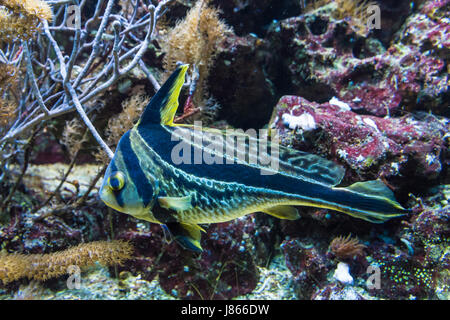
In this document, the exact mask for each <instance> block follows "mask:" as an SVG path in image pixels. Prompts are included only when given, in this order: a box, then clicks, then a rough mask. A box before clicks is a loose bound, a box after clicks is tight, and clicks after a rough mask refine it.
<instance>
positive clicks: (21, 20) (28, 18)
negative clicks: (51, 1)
mask: <svg viewBox="0 0 450 320" xmlns="http://www.w3.org/2000/svg"><path fill="white" fill-rule="evenodd" d="M0 5H1V6H3V7H0V41H5V42H12V41H14V40H17V39H22V40H27V39H30V38H32V37H33V36H34V35H35V34H36V32H37V31H38V30H39V27H38V25H39V22H40V21H42V20H47V21H51V20H52V17H53V14H52V10H51V8H50V6H49V5H48V4H47V3H46V2H44V1H40V0H24V1H20V0H0Z"/></svg>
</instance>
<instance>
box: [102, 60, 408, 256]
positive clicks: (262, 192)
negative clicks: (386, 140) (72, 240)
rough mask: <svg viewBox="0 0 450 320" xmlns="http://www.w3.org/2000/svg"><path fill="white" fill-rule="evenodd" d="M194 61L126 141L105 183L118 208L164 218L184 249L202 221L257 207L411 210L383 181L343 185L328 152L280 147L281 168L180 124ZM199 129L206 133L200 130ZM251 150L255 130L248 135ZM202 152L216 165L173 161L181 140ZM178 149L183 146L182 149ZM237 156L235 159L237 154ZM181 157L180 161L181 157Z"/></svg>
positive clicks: (283, 212) (286, 213)
mask: <svg viewBox="0 0 450 320" xmlns="http://www.w3.org/2000/svg"><path fill="white" fill-rule="evenodd" d="M187 68H188V66H187V65H182V66H180V67H179V68H178V69H176V70H175V71H174V73H173V74H172V75H171V76H170V77H169V79H168V80H167V81H166V83H165V84H164V85H163V86H162V87H161V89H160V90H159V91H158V92H157V93H156V95H155V96H154V97H153V98H152V99H151V101H150V103H149V104H148V105H147V107H146V109H145V111H144V112H143V114H142V116H141V118H140V120H139V121H138V123H137V124H136V125H135V126H134V127H133V128H132V129H131V130H129V131H128V132H127V133H125V134H124V135H123V136H122V138H121V139H120V141H119V144H118V146H117V149H116V152H115V154H114V158H113V159H112V160H111V163H110V164H109V166H108V168H107V170H106V173H105V177H104V180H103V183H102V186H101V189H100V191H99V192H100V197H101V199H102V200H103V201H104V202H105V204H106V205H108V206H109V207H111V208H114V209H115V210H117V211H120V212H123V213H127V214H130V215H132V216H134V217H136V218H138V219H143V220H146V221H150V222H153V223H158V224H161V225H163V226H164V227H165V228H166V229H168V230H169V231H170V233H171V235H172V236H173V237H174V239H175V240H177V241H178V242H179V243H180V244H181V245H182V246H184V247H185V248H188V249H191V250H194V251H201V245H200V236H201V231H204V230H203V229H202V228H201V227H200V226H199V224H209V223H218V222H225V221H229V220H232V219H235V218H238V217H241V216H244V215H246V214H250V213H253V212H265V213H267V214H269V215H272V216H275V217H277V218H281V219H289V220H294V219H297V218H298V217H299V214H298V212H297V209H296V208H295V207H293V206H312V207H319V208H326V209H332V210H336V211H340V212H343V213H346V214H349V215H351V216H353V217H356V218H360V219H364V220H367V221H370V222H373V223H381V222H384V221H386V220H388V219H390V218H393V217H398V216H401V215H404V214H405V213H407V212H408V210H405V209H404V208H403V207H402V206H401V205H400V204H399V203H398V202H397V201H396V200H395V198H394V195H393V193H392V191H391V190H389V189H388V188H387V187H386V185H384V184H383V183H382V182H381V181H379V180H375V181H367V182H358V183H355V184H353V185H351V186H349V187H336V185H338V184H339V183H340V182H341V180H342V177H343V175H344V169H343V168H342V167H340V166H338V165H336V164H335V163H333V162H331V161H328V160H326V159H323V158H321V157H318V156H315V155H312V154H308V153H304V152H300V151H296V150H292V149H289V148H284V147H282V146H278V163H279V165H278V168H277V171H276V172H271V174H261V169H262V168H264V169H266V170H272V169H271V168H270V167H268V166H267V165H266V166H265V167H264V165H263V164H260V163H256V164H255V163H252V162H251V161H249V157H248V156H247V157H241V156H239V154H238V153H239V152H236V153H235V154H234V155H233V154H232V155H231V158H230V155H229V154H228V152H227V153H225V152H218V151H216V150H214V149H213V151H211V148H209V149H208V146H210V145H211V143H213V141H212V140H211V139H212V138H211V137H212V136H214V135H216V137H217V134H222V135H223V137H224V140H226V138H227V134H226V133H223V132H221V131H219V130H214V129H207V128H206V129H202V130H196V129H195V128H194V127H193V126H190V125H181V124H174V123H173V119H174V116H175V112H176V110H177V108H178V96H179V94H180V90H181V87H182V85H183V84H184V78H185V73H186V70H187ZM199 135H200V136H199ZM247 138H248V139H246V140H247V142H246V143H247V145H246V146H245V147H244V148H243V149H242V150H241V153H244V154H245V153H248V152H249V147H248V145H249V144H250V143H251V140H252V139H257V138H254V137H247ZM181 142H183V143H185V145H188V146H189V147H192V152H193V154H195V153H196V152H198V153H199V154H202V153H203V154H205V153H208V152H209V153H210V154H209V156H212V157H214V158H215V159H214V160H215V161H214V162H213V163H210V164H206V163H198V164H197V163H195V161H192V162H193V163H192V162H189V161H181V163H179V161H173V155H174V150H176V149H177V148H179V147H180V143H181ZM175 153H176V152H175ZM230 160H232V161H230ZM175 162H176V163H175Z"/></svg>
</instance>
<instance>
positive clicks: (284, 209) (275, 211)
mask: <svg viewBox="0 0 450 320" xmlns="http://www.w3.org/2000/svg"><path fill="white" fill-rule="evenodd" d="M261 211H262V212H264V213H267V214H270V215H271V216H274V217H276V218H278V219H286V220H296V219H298V218H300V215H299V214H298V211H297V209H296V208H294V207H291V206H283V205H280V206H274V207H270V208H267V209H264V210H261Z"/></svg>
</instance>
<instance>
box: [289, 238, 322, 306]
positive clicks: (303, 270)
mask: <svg viewBox="0 0 450 320" xmlns="http://www.w3.org/2000/svg"><path fill="white" fill-rule="evenodd" d="M281 248H282V250H283V253H284V255H285V259H286V266H287V267H288V269H289V270H290V271H291V273H292V275H293V280H294V283H295V286H296V291H297V294H298V297H299V298H300V299H310V298H311V295H312V293H313V292H314V290H316V289H317V288H320V287H321V286H322V285H324V284H325V283H326V280H327V273H328V272H329V271H330V268H331V261H330V260H327V259H326V258H325V255H324V252H322V251H321V250H320V249H318V248H315V247H314V246H313V245H308V244H305V243H302V242H301V241H300V240H299V239H297V238H294V239H290V240H285V241H284V242H283V243H282V244H281Z"/></svg>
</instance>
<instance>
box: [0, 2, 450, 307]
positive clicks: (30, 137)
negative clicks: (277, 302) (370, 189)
mask: <svg viewBox="0 0 450 320" xmlns="http://www.w3.org/2000/svg"><path fill="white" fill-rule="evenodd" d="M150 2H151V3H153V4H154V6H153V5H151V3H150ZM150 2H149V1H134V2H133V1H131V2H130V1H123V0H120V1H113V0H107V1H106V0H105V1H97V2H95V1H93V2H90V1H81V2H80V7H79V9H80V10H79V12H75V13H74V14H73V15H71V11H70V10H69V6H70V5H73V4H74V3H71V2H68V1H51V2H49V3H51V5H52V8H50V7H49V6H48V3H47V2H45V1H38V0H27V1H13V0H5V1H1V0H0V252H1V253H0V280H1V281H0V299H275V298H276V299H317V300H320V299H339V300H343V299H351V300H363V299H371V300H372V299H373V300H377V299H442V300H448V299H449V292H450V285H449V277H450V275H449V270H450V260H449V257H450V255H449V239H450V229H449V228H450V223H449V217H450V215H449V212H450V208H449V201H450V192H449V175H448V173H449V164H450V161H449V159H450V157H449V143H450V140H449V131H450V123H449V120H448V117H449V115H450V113H449V110H450V109H449V101H450V96H449V76H448V73H449V72H448V71H449V62H450V61H449V57H450V27H449V20H448V17H449V14H450V12H449V3H450V1H449V0H439V1H434V0H421V1H414V2H408V1H392V0H375V1H373V2H372V1H363V0H360V1H359V0H335V1H332V0H321V1H319V0H318V1H290V0H280V1H274V0H245V1H244V0H229V1H221V0H209V1H207V0H204V1H202V0H200V1H195V0H172V1H168V0H162V1H150ZM369 5H376V6H378V7H379V8H380V10H381V29H373V28H369V27H368V24H367V23H366V22H367V21H366V20H367V18H368V17H367V15H366V16H364V13H366V14H367V11H366V9H367V8H368V6H369ZM77 19H79V21H81V25H77V24H76V22H77ZM179 61H180V62H182V63H189V64H191V68H190V70H189V76H188V81H187V83H186V86H185V88H183V89H182V92H181V99H180V105H181V107H180V111H182V112H183V113H182V114H177V117H176V122H177V123H190V122H192V121H193V120H202V121H204V123H205V124H208V126H212V127H216V128H230V127H235V128H243V129H244V130H245V129H248V128H254V129H259V128H263V127H265V128H270V129H271V132H272V133H273V134H275V133H276V134H277V135H278V137H279V138H280V140H281V144H282V145H284V146H287V147H290V148H294V149H298V150H302V151H305V152H310V153H313V154H316V155H319V156H322V157H324V158H327V159H329V160H331V161H334V162H335V163H337V164H340V165H342V166H343V167H345V169H346V174H345V176H344V179H343V182H342V184H341V185H342V186H346V185H350V184H352V183H354V182H357V181H367V180H373V179H381V180H382V181H383V182H384V183H385V184H386V185H387V186H388V187H389V188H390V189H391V190H392V191H393V192H394V193H395V196H396V198H397V199H398V200H399V202H400V203H401V204H402V205H403V206H404V207H406V208H409V209H411V213H409V214H408V215H405V216H404V217H401V218H398V219H393V220H392V221H389V222H387V223H384V224H371V223H368V222H366V221H362V220H359V219H354V218H352V217H349V216H347V215H343V214H339V213H337V212H334V211H332V210H325V209H320V208H304V207H298V208H297V209H298V211H299V214H300V219H298V220H295V221H286V220H283V221H280V220H277V219H274V218H273V217H270V216H267V215H264V214H261V213H255V214H253V215H249V216H246V217H243V218H241V219H236V220H233V221H230V222H226V223H220V224H213V225H209V226H207V225H202V227H203V228H204V229H205V230H206V231H207V232H206V233H205V234H203V235H202V240H201V244H202V247H203V249H204V251H203V252H201V253H193V252H190V251H186V250H184V249H182V248H181V247H180V246H178V245H177V244H176V243H175V242H174V241H171V240H172V239H171V238H170V235H168V234H165V233H164V231H163V229H162V228H161V226H159V225H156V224H150V223H147V222H145V221H141V220H136V219H135V218H133V217H131V216H128V215H125V214H122V213H119V212H115V211H113V210H112V209H108V208H107V207H106V206H105V205H104V204H103V203H102V202H101V201H100V200H99V199H98V196H97V190H98V187H99V185H100V183H101V180H100V179H101V177H102V176H103V172H104V170H105V164H107V162H108V161H109V157H110V156H111V154H112V150H114V148H115V146H116V144H117V143H118V141H119V139H120V137H121V136H122V134H123V133H124V132H125V131H127V130H128V129H129V128H131V127H132V126H133V124H134V123H135V121H136V120H137V118H138V117H139V115H140V113H141V112H142V110H143V108H144V107H145V105H146V103H147V102H148V98H149V97H151V95H152V94H153V93H154V92H155V91H156V90H157V89H159V88H160V83H162V81H163V80H164V79H165V77H166V76H167V75H168V74H170V71H171V70H173V69H174V68H175V66H176V63H177V62H179ZM187 87H189V88H187ZM147 95H148V96H147ZM73 111H77V112H76V113H75V112H73ZM91 133H92V134H91ZM102 137H103V138H102ZM103 139H104V140H103ZM102 142H103V143H104V145H102ZM107 239H114V240H112V241H111V242H106V240H107ZM99 246H100V247H102V249H98V247H99ZM112 247H114V248H112ZM119 247H120V248H121V249H120V248H119ZM68 248H69V249H68ZM96 248H97V249H96ZM131 248H133V251H132V252H131ZM110 249H111V250H110ZM124 259H127V263H126V264H125V263H122V264H121V265H116V263H115V262H117V263H119V264H120V262H123V261H125V260H124ZM95 261H99V262H100V263H101V264H104V265H105V266H100V265H99V264H97V263H95ZM113 262H114V263H113ZM25 264H28V265H25ZM68 264H77V265H79V266H80V267H81V266H82V265H85V266H88V265H89V266H90V267H86V268H84V269H83V277H82V280H81V288H80V289H68V288H67V286H66V281H65V280H66V279H63V277H61V276H62V275H64V274H66V273H67V270H66V268H67V265H68ZM44 268H45V270H44ZM50 278H51V279H50ZM45 279H48V280H46V281H43V280H45Z"/></svg>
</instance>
